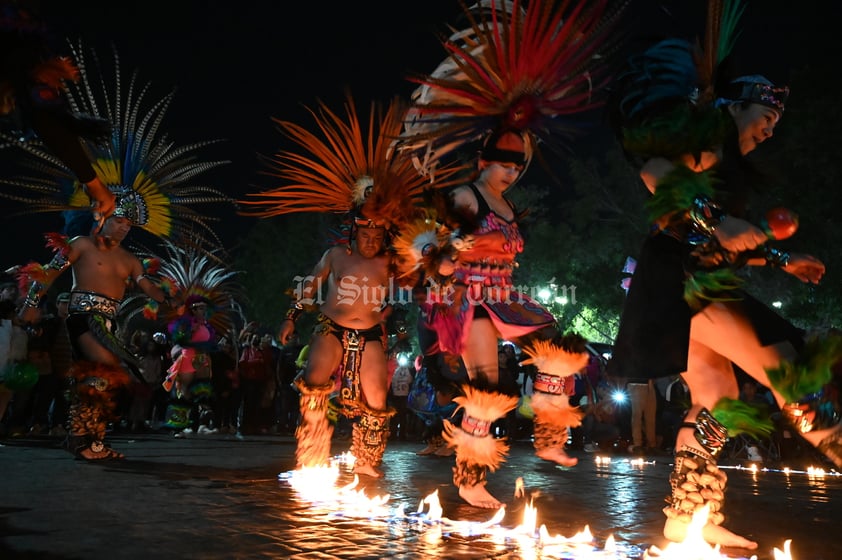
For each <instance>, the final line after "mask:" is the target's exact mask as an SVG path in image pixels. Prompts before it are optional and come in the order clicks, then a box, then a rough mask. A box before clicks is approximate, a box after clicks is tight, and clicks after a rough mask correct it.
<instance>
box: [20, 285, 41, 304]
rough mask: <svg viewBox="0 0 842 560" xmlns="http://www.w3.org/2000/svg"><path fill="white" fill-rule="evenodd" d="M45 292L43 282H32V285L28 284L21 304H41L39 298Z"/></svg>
mask: <svg viewBox="0 0 842 560" xmlns="http://www.w3.org/2000/svg"><path fill="white" fill-rule="evenodd" d="M46 292H47V290H46V288H45V287H44V284H42V283H41V282H33V283H32V285H30V286H29V291H28V292H27V294H26V299H25V300H23V304H24V305H25V306H27V307H38V306H39V305H41V300H42V299H43V298H44V294H45V293H46Z"/></svg>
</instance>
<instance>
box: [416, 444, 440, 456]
mask: <svg viewBox="0 0 842 560" xmlns="http://www.w3.org/2000/svg"><path fill="white" fill-rule="evenodd" d="M439 447H440V445H439V444H437V443H435V442H433V441H431V442H430V443H428V444H427V447H425V448H424V449H422V450H420V451H416V452H415V454H416V455H432V454H433V453H435V452H436V451H438V450H439Z"/></svg>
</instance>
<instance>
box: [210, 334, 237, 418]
mask: <svg viewBox="0 0 842 560" xmlns="http://www.w3.org/2000/svg"><path fill="white" fill-rule="evenodd" d="M211 369H212V371H213V376H212V381H213V393H214V396H215V401H214V406H215V409H214V416H215V417H216V423H217V424H216V425H217V427H218V428H219V431H221V432H223V433H231V434H236V433H237V431H238V430H239V426H240V419H239V415H240V403H241V401H242V394H241V392H240V372H239V371H238V367H237V349H236V348H235V346H234V344H233V343H232V342H231V339H230V338H229V337H223V338H221V339H220V340H219V344H218V347H217V349H216V350H215V351H213V352H212V353H211Z"/></svg>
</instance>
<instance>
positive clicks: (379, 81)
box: [0, 0, 842, 268]
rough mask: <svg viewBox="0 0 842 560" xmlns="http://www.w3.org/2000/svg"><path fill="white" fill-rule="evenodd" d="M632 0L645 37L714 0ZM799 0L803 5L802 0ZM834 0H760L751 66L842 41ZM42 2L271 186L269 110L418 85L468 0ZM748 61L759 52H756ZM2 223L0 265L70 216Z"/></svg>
mask: <svg viewBox="0 0 842 560" xmlns="http://www.w3.org/2000/svg"><path fill="white" fill-rule="evenodd" d="M631 4H632V9H631V11H630V13H631V14H634V15H635V16H638V18H637V19H636V20H635V21H636V23H634V24H633V25H634V33H635V34H637V35H639V36H648V35H649V34H650V32H652V31H653V30H659V31H660V32H661V33H662V34H680V35H685V36H687V35H691V36H692V35H695V34H696V33H697V32H698V31H699V30H700V29H701V26H702V25H703V19H702V17H701V16H702V14H703V12H704V9H705V8H704V6H705V2H704V0H663V1H661V2H656V1H655V0H632V2H631ZM793 4H797V5H798V6H801V7H802V8H801V9H800V10H798V11H797V12H795V11H793V10H792V8H791V6H792V5H793ZM828 4H830V3H827V2H820V1H819V0H807V1H804V2H798V3H794V2H791V1H788V0H749V1H748V9H747V12H746V14H745V16H744V18H743V22H744V24H743V28H744V32H743V36H742V37H741V39H740V41H739V43H738V47H737V50H738V51H739V52H751V53H754V59H755V60H763V63H762V64H760V65H759V66H756V65H755V66H753V67H752V71H753V72H754V71H755V70H759V71H760V72H763V73H766V74H767V75H769V77H770V78H773V79H775V80H787V79H788V78H789V72H790V70H791V69H792V68H793V67H794V66H796V65H798V64H800V63H801V62H802V61H803V60H804V58H805V57H806V56H824V52H822V51H826V50H829V49H830V43H831V41H833V42H836V41H838V33H836V34H834V35H832V36H831V35H830V31H831V25H833V23H832V22H838V21H840V19H839V16H840V15H842V14H840V12H842V9H840V8H839V7H837V5H836V4H835V3H834V4H832V5H831V7H828V6H827V5H828ZM41 5H42V10H41V11H42V16H43V17H44V19H45V20H46V21H47V22H48V24H49V25H50V26H51V27H52V29H53V31H54V32H55V34H56V35H57V36H63V37H68V38H71V39H74V40H75V39H79V38H81V39H82V40H83V41H84V43H85V44H86V45H88V46H89V47H92V48H94V49H96V50H97V51H98V52H103V53H108V49H110V46H111V45H112V44H113V45H114V46H115V47H116V48H117V51H118V53H119V54H120V57H121V60H122V67H123V69H124V72H125V71H131V70H134V69H137V70H138V71H139V75H140V77H141V79H142V81H144V82H146V81H151V82H152V83H153V86H154V87H153V91H154V92H155V96H154V98H159V97H160V96H163V95H164V94H165V93H167V92H168V91H170V90H171V89H173V88H176V89H177V94H176V97H175V100H174V102H173V105H172V106H171V108H170V110H169V112H168V118H167V120H166V122H165V125H164V126H165V127H166V130H167V132H168V134H169V136H170V137H171V138H172V139H173V140H174V141H176V142H177V143H180V144H187V143H192V142H196V141H200V140H207V139H216V138H221V139H225V140H226V143H225V144H224V146H225V152H224V153H223V154H218V153H216V152H214V156H215V157H221V158H225V159H231V160H233V162H234V163H233V164H232V165H230V166H228V167H227V168H226V169H225V170H224V171H220V172H219V174H218V176H215V177H213V180H212V182H213V183H215V184H217V185H218V186H220V187H221V188H222V189H223V190H225V191H227V192H229V193H232V194H234V195H235V196H239V195H240V194H241V193H243V192H245V191H247V190H250V189H254V188H255V186H260V187H264V188H265V187H269V186H273V185H272V183H271V182H270V179H269V178H267V177H264V176H262V175H260V174H259V173H258V170H259V168H260V164H259V161H258V158H257V154H258V153H262V154H270V153H272V152H273V151H274V150H275V149H276V148H277V146H278V145H279V142H280V134H279V133H278V132H277V131H276V130H275V128H274V125H273V124H272V122H271V117H278V118H283V119H290V120H294V121H296V122H300V123H302V124H306V123H307V122H308V121H307V120H306V117H305V115H304V114H303V112H302V109H301V107H302V104H305V105H308V106H312V105H314V103H315V101H316V100H317V99H322V100H324V101H326V102H327V103H328V104H329V105H330V106H331V107H333V108H334V109H335V110H340V108H341V105H340V103H341V102H342V100H343V91H344V88H345V87H348V88H350V91H351V92H352V93H353V94H354V97H355V98H356V100H357V102H358V106H360V107H367V104H368V102H369V101H370V100H372V99H379V100H382V101H387V100H388V99H389V98H390V97H391V96H392V95H395V94H400V95H407V94H408V93H409V92H410V91H411V90H412V85H411V84H410V83H409V82H408V81H407V80H406V79H405V78H406V76H407V74H408V73H410V72H428V71H430V70H432V69H433V68H434V67H435V65H436V64H437V63H438V62H439V61H440V60H441V58H442V56H443V50H442V48H441V46H440V45H439V43H438V40H437V38H436V32H439V31H443V30H444V29H445V28H444V25H445V23H447V22H448V21H452V20H453V18H454V17H456V16H457V15H458V14H459V13H461V11H460V7H459V3H458V2H457V0H422V1H417V2H408V1H404V0H374V1H366V2H354V3H347V2H346V3H343V2H312V1H306V2H291V1H269V2H267V1H263V0H259V1H258V0H241V1H240V2H235V3H229V2H226V3H222V2H213V1H203V2H200V1H198V0H169V1H166V2H162V1H160V0H150V1H144V2H139V1H131V0H127V1H120V2H114V1H113V0H109V1H101V0H84V1H78V2H68V1H53V2H42V4H41ZM819 6H821V9H819V8H818V7H819ZM783 7H788V8H786V9H784V8H783ZM817 16H818V17H817ZM630 21H631V20H630ZM629 25H631V24H629ZM830 50H832V52H840V50H839V48H834V49H830ZM761 57H762V58H761ZM744 61H745V63H746V65H749V64H752V63H753V62H754V61H753V60H752V59H751V58H750V57H744ZM796 94H797V93H794V95H796ZM361 112H362V111H361ZM363 114H364V113H363ZM3 204H4V205H6V204H8V203H7V202H3ZM253 220H254V219H253V218H251V219H245V218H239V217H235V216H234V215H233V213H231V212H228V213H226V223H225V224H224V225H222V226H220V232H221V234H222V237H223V241H224V242H225V243H226V245H227V246H229V248H231V247H233V246H234V245H235V244H236V242H237V239H238V238H239V237H240V236H241V235H242V234H243V233H244V232H245V231H247V229H248V228H249V227H250V226H251V225H253V223H254V222H253ZM41 222H46V225H41ZM56 224H58V225H56ZM36 225H37V227H36ZM0 227H2V229H3V230H5V233H7V235H4V239H9V237H8V234H10V232H11V231H15V239H16V241H17V240H20V241H19V242H16V243H15V244H13V245H14V247H13V248H10V249H6V248H4V249H3V255H2V258H0V266H2V267H3V268H5V266H8V265H11V264H15V263H18V262H21V261H22V260H23V261H28V260H30V259H32V258H37V259H39V260H43V259H44V258H45V256H47V253H46V250H45V249H42V241H41V234H42V233H43V232H44V231H50V230H56V229H58V227H60V222H59V218H58V216H54V217H44V218H41V219H39V220H36V221H35V222H33V221H32V220H31V218H11V219H5V220H3V221H2V222H0Z"/></svg>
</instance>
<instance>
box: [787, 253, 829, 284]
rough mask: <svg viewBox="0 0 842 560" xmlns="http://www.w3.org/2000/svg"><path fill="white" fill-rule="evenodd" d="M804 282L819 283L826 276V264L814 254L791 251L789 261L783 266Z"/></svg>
mask: <svg viewBox="0 0 842 560" xmlns="http://www.w3.org/2000/svg"><path fill="white" fill-rule="evenodd" d="M783 270H785V271H786V272H789V273H790V274H792V275H793V276H795V277H796V278H798V279H799V280H801V281H802V282H809V283H811V284H818V283H819V281H820V280H821V279H822V276H824V272H825V266H824V263H823V262H822V261H820V260H819V259H817V258H816V257H814V256H812V255H805V254H803V253H790V254H789V262H787V264H786V266H785V267H783Z"/></svg>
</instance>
